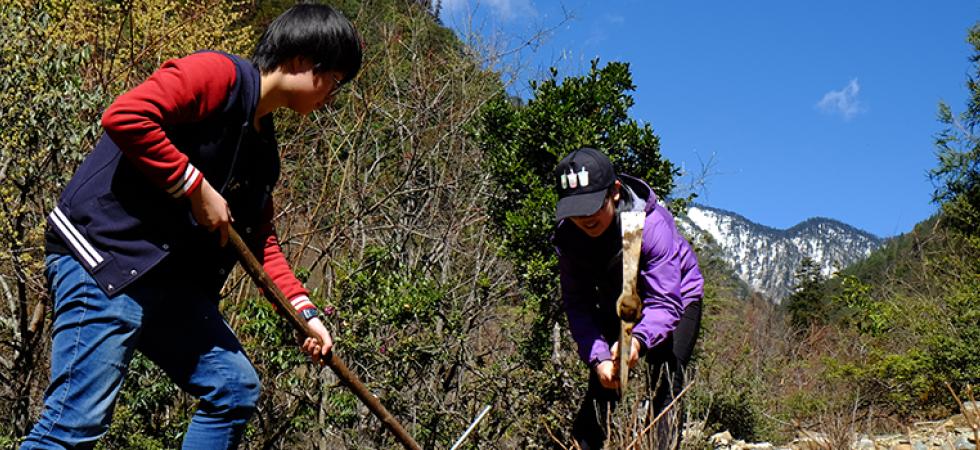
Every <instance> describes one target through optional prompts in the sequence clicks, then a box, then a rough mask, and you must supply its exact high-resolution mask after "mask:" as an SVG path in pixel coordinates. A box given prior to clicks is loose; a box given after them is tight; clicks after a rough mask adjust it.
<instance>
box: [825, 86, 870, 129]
mask: <svg viewBox="0 0 980 450" xmlns="http://www.w3.org/2000/svg"><path fill="white" fill-rule="evenodd" d="M860 92H861V85H860V84H858V80H857V78H854V79H852V80H851V81H850V82H849V83H847V86H844V88H843V89H841V90H839V91H830V92H828V93H826V94H824V95H823V98H821V99H820V101H819V102H817V108H818V109H820V110H821V111H823V112H825V113H828V114H840V115H841V117H843V118H844V120H851V119H853V118H854V116H857V115H858V114H860V113H863V112H864V111H865V110H866V109H867V108H865V107H864V104H863V103H861V101H860V100H858V94H859V93H860Z"/></svg>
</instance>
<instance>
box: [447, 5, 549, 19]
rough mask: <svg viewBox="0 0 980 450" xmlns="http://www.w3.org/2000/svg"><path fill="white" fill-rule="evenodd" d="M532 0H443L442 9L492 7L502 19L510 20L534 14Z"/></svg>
mask: <svg viewBox="0 0 980 450" xmlns="http://www.w3.org/2000/svg"><path fill="white" fill-rule="evenodd" d="M531 1H532V0H443V1H442V9H443V10H444V11H448V12H451V13H456V12H460V11H464V12H465V11H474V10H476V9H482V8H487V7H488V8H490V11H492V12H493V14H494V15H495V16H497V17H499V18H501V19H504V20H510V19H514V18H517V17H518V16H522V15H534V12H535V10H534V5H532V4H531Z"/></svg>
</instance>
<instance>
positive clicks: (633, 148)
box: [478, 60, 678, 366]
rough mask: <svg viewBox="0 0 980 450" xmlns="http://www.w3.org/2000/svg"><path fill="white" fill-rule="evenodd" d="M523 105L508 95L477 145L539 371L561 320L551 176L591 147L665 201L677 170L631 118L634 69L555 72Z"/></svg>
mask: <svg viewBox="0 0 980 450" xmlns="http://www.w3.org/2000/svg"><path fill="white" fill-rule="evenodd" d="M531 88H532V89H533V97H532V98H531V99H530V100H529V101H528V102H527V104H526V105H521V104H520V102H519V101H516V100H515V99H513V98H508V97H506V96H504V95H501V96H500V97H498V98H497V99H496V100H495V101H493V102H491V103H490V104H489V105H488V106H487V108H486V109H485V113H484V122H483V125H482V127H481V128H480V130H479V133H478V135H479V139H480V141H481V142H482V145H483V147H484V152H485V155H486V167H487V169H488V172H489V174H490V176H491V177H492V179H493V181H494V182H495V183H496V186H497V188H498V189H497V191H496V195H495V196H493V197H492V199H491V201H490V204H489V205H488V206H489V211H490V216H491V218H492V219H493V222H494V224H495V225H496V226H497V227H498V232H499V236H500V237H501V239H502V240H503V243H504V251H505V253H506V254H507V255H508V257H509V258H510V259H511V260H512V261H513V262H514V264H515V265H516V266H517V267H516V268H517V273H520V274H522V278H521V279H520V287H521V294H522V299H523V302H524V305H525V307H526V308H527V309H526V310H527V311H529V312H531V313H532V314H535V316H534V326H533V328H532V330H531V333H530V335H529V337H528V339H527V340H526V341H525V342H524V343H523V346H522V349H523V351H524V356H525V358H526V360H527V362H528V363H530V364H532V365H533V366H540V365H541V364H542V363H543V362H544V361H546V360H547V356H548V355H547V353H548V352H549V351H550V350H551V349H552V345H551V341H550V339H548V336H549V335H550V333H551V330H552V328H553V324H554V323H556V322H557V321H558V320H560V314H559V313H560V308H559V306H558V304H559V302H558V301H557V299H558V294H557V286H558V282H557V269H556V267H557V262H556V260H555V258H554V249H553V248H552V245H551V242H550V237H551V234H552V232H553V228H554V223H553V222H554V221H553V217H554V216H553V212H554V208H555V202H556V201H557V194H556V193H555V192H554V187H553V185H554V182H553V181H554V176H553V171H554V168H555V166H556V165H557V163H558V161H559V159H560V158H561V157H562V156H564V155H565V154H566V153H568V152H570V151H571V150H574V149H576V148H579V147H583V146H589V147H594V148H597V149H599V150H602V151H604V152H606V153H607V154H609V156H610V158H611V159H612V160H613V162H614V163H615V164H616V166H617V169H618V170H620V171H621V172H624V173H629V174H632V175H635V176H639V177H641V178H643V179H645V180H646V181H648V182H649V183H650V185H651V186H653V189H654V190H655V191H656V193H657V195H658V196H659V197H660V198H665V197H667V196H668V195H669V194H670V192H671V190H672V189H673V188H674V176H676V175H677V174H678V170H677V169H676V168H675V167H674V165H673V164H671V163H670V161H668V160H666V159H664V158H663V157H662V155H661V154H660V139H659V138H658V137H657V136H656V135H655V134H654V133H653V129H652V128H651V127H650V125H649V124H641V123H639V122H637V121H636V120H634V119H632V118H630V117H629V109H630V107H632V106H633V103H634V102H633V97H632V96H631V95H630V92H632V91H633V90H634V89H636V86H634V85H633V81H632V76H631V74H630V70H629V65H628V64H626V63H619V62H613V63H610V64H607V65H606V66H605V67H602V68H600V67H599V63H598V60H594V61H592V67H591V69H590V70H589V73H588V74H586V75H584V76H579V77H568V78H565V79H564V80H559V78H558V72H557V70H555V69H552V70H551V77H550V78H548V79H546V80H544V81H541V82H533V83H532V84H531Z"/></svg>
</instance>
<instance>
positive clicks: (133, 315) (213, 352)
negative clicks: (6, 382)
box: [21, 255, 260, 449]
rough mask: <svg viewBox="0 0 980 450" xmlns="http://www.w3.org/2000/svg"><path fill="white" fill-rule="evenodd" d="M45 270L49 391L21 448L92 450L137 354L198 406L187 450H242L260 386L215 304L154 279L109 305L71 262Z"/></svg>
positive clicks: (52, 258) (176, 283)
mask: <svg viewBox="0 0 980 450" xmlns="http://www.w3.org/2000/svg"><path fill="white" fill-rule="evenodd" d="M45 262H46V265H47V271H46V275H47V277H48V282H49V285H50V289H51V293H52V296H53V298H54V325H53V328H52V344H51V384H50V385H49V386H48V388H47V390H46V391H45V394H44V410H43V411H42V413H41V418H40V419H39V420H38V422H37V423H36V424H35V425H34V428H33V429H32V430H31V432H30V434H28V436H27V438H26V440H25V441H24V443H23V444H22V447H21V449H36V448H41V449H51V448H54V449H61V448H71V449H76V448H92V447H94V446H95V442H96V441H97V440H98V439H99V437H101V436H102V435H103V434H105V432H106V431H107V430H108V429H109V422H110V420H111V418H112V410H113V406H114V405H115V402H116V396H117V394H118V393H119V388H120V387H121V386H122V384H123V379H124V377H125V376H126V371H127V367H128V366H129V362H130V360H131V359H132V357H133V351H134V350H139V351H140V352H141V353H143V354H144V355H146V356H147V357H148V358H149V359H150V360H152V361H153V362H154V363H155V364H157V365H158V366H160V368H162V369H163V371H164V372H166V374H167V375H168V376H169V377H170V379H171V380H173V382H174V383H176V384H177V385H178V386H180V388H181V389H183V390H184V391H186V392H188V393H189V394H191V395H193V396H195V397H197V398H198V399H199V400H200V402H199V405H198V409H197V412H196V413H195V414H194V417H193V419H192V420H191V424H190V427H189V428H188V430H187V433H186V435H185V436H184V442H183V448H184V449H225V448H236V447H237V446H238V443H239V441H240V440H241V436H242V432H243V431H244V429H245V424H246V422H248V419H249V418H250V417H251V416H252V413H253V412H254V411H255V405H256V402H257V400H258V397H259V387H260V383H259V378H258V375H257V374H256V372H255V369H254V367H252V364H251V362H250V361H249V360H248V357H247V356H245V352H244V350H243V349H242V346H241V344H240V343H239V342H238V338H236V337H235V334H234V333H233V332H232V331H231V329H230V328H228V325H227V324H226V323H225V321H224V319H222V317H221V315H220V313H219V312H218V308H217V302H216V301H215V299H214V298H212V297H211V296H207V295H205V294H204V293H199V292H196V291H195V289H194V287H193V286H187V285H183V284H181V280H179V279H170V278H167V277H163V276H159V275H158V276H156V277H154V276H153V274H152V273H147V274H146V275H145V276H144V277H143V278H142V279H140V280H139V281H138V282H137V283H134V284H133V285H131V286H130V287H128V288H127V289H126V292H124V293H121V294H119V295H115V296H113V297H111V298H110V297H109V296H107V295H106V294H105V293H104V292H102V290H101V289H100V288H99V286H98V285H97V284H96V283H95V280H93V279H92V277H91V276H90V275H89V274H88V273H87V272H86V271H85V269H84V268H83V267H82V266H81V265H80V264H79V263H78V262H77V261H76V260H75V259H74V257H72V256H70V255H49V256H48V257H47V260H46V261H45Z"/></svg>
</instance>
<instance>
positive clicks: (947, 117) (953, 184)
mask: <svg viewBox="0 0 980 450" xmlns="http://www.w3.org/2000/svg"><path fill="white" fill-rule="evenodd" d="M967 42H968V43H969V44H970V45H971V46H972V47H973V55H971V56H970V62H971V63H972V68H971V72H970V75H968V76H967V81H966V87H967V89H968V90H969V93H970V96H969V99H968V100H967V104H966V110H965V111H963V112H962V113H960V114H953V111H952V109H951V108H950V107H949V105H948V104H946V103H945V102H940V103H939V121H940V122H942V123H943V124H944V125H945V128H944V129H943V130H942V131H941V132H940V133H939V134H938V135H937V136H936V156H937V157H938V159H939V166H938V167H936V168H934V169H932V170H931V171H930V172H929V176H930V178H932V180H933V183H934V184H935V185H936V190H935V192H934V193H933V201H935V202H937V203H941V204H942V205H943V211H944V212H945V213H946V216H947V218H948V220H949V221H950V222H951V223H952V224H953V225H954V226H955V227H956V228H959V229H961V230H963V231H966V232H968V233H970V234H974V235H976V234H980V134H978V126H980V22H978V23H977V24H975V25H974V26H973V27H972V28H971V29H970V31H969V33H968V35H967Z"/></svg>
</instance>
